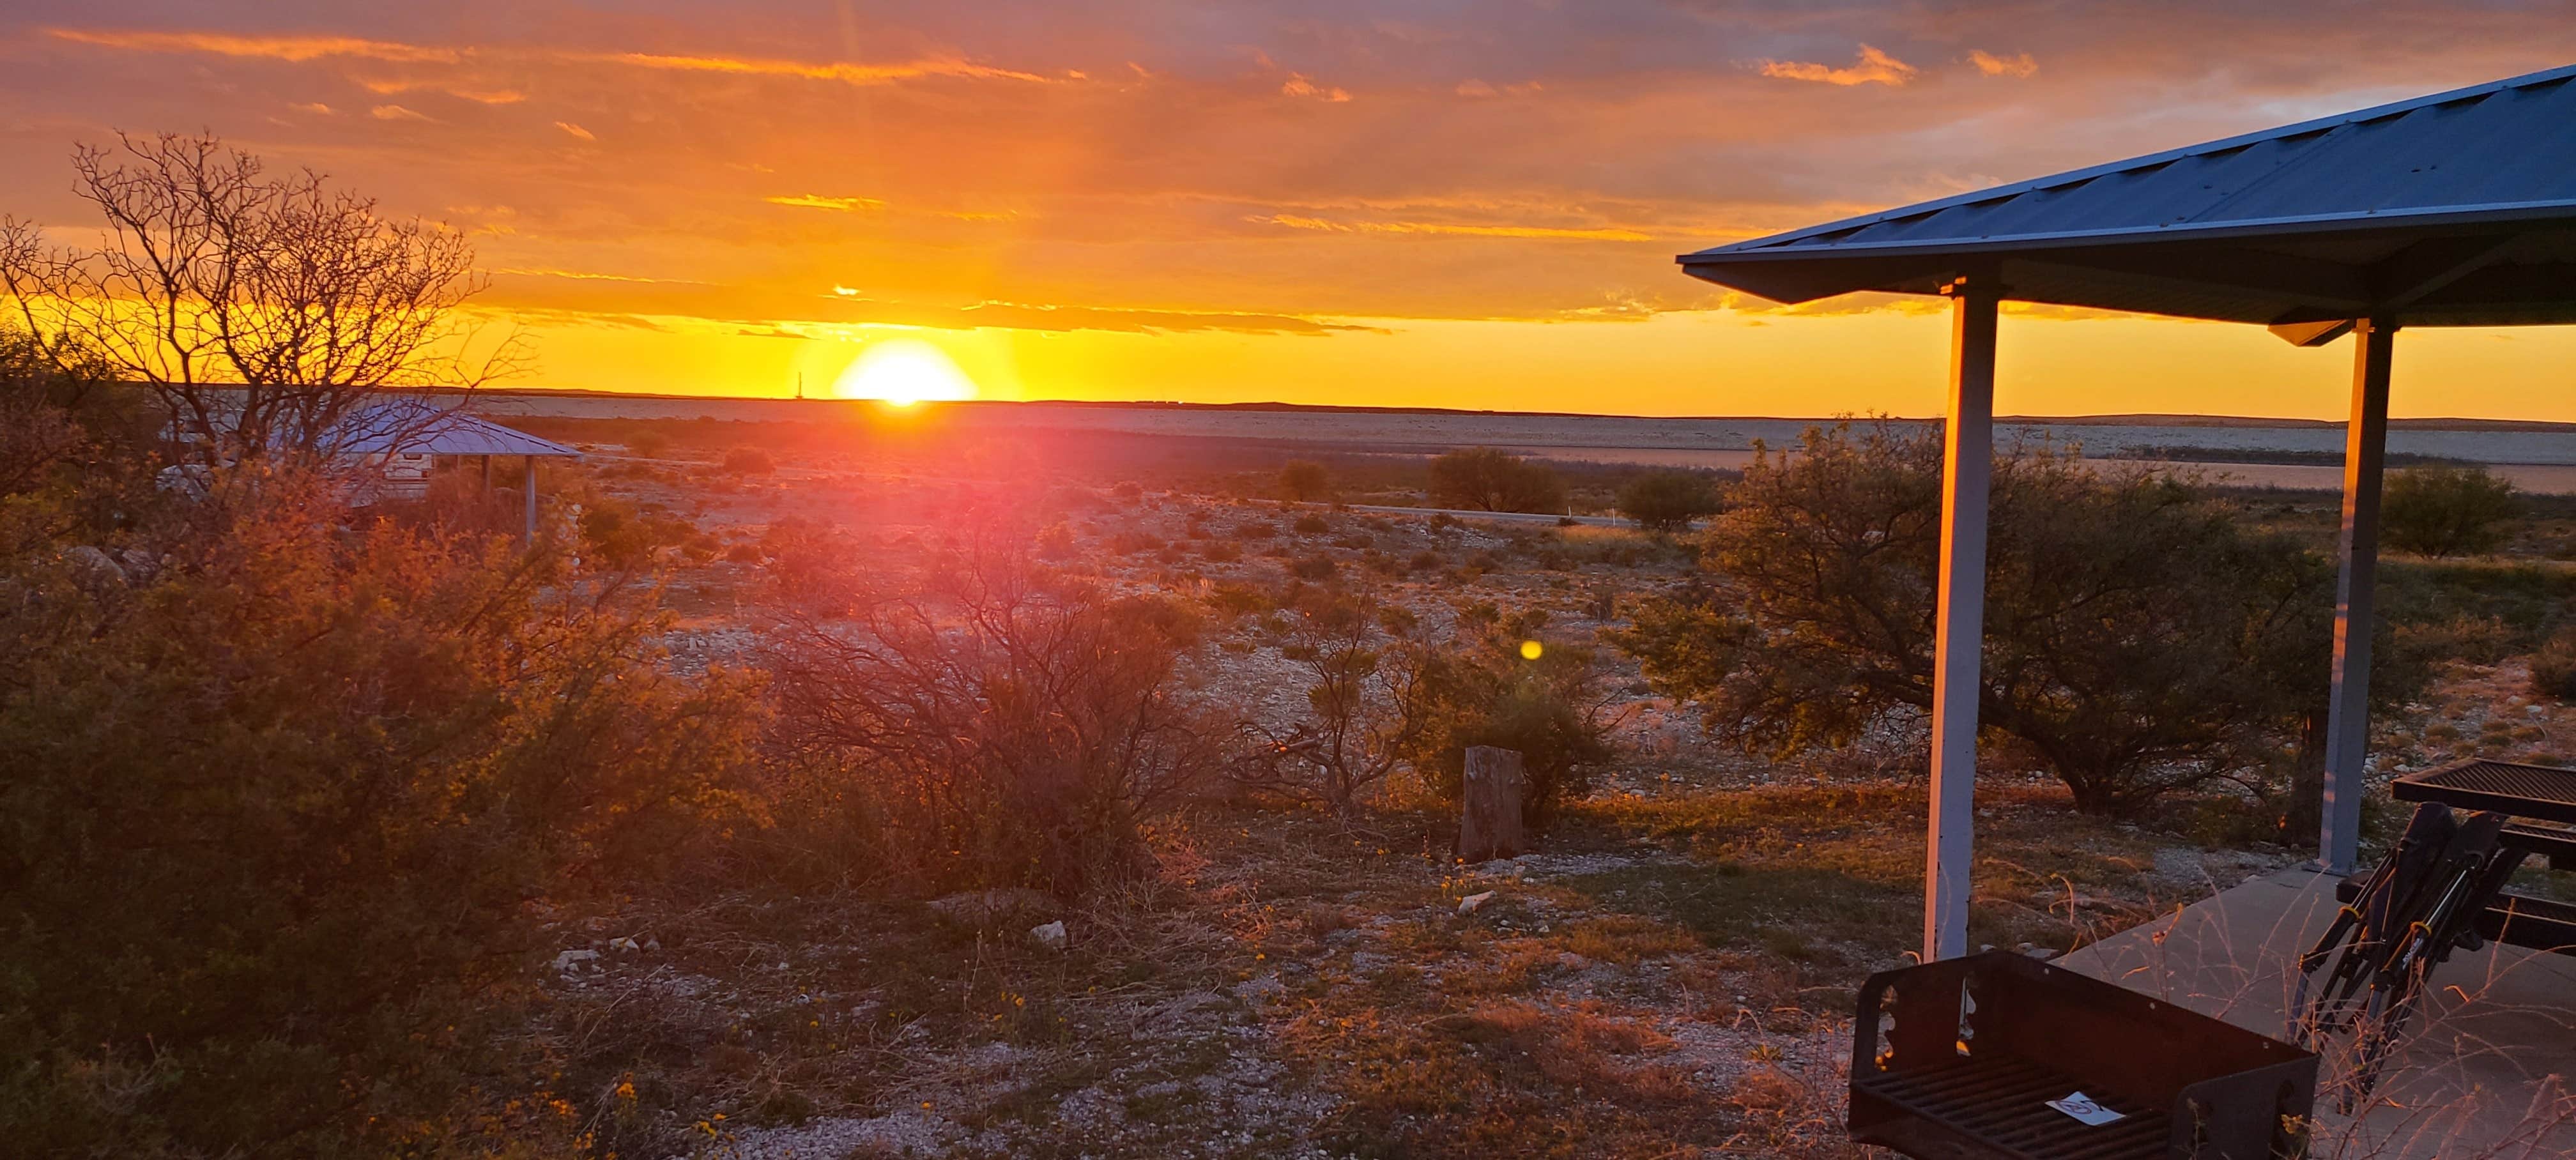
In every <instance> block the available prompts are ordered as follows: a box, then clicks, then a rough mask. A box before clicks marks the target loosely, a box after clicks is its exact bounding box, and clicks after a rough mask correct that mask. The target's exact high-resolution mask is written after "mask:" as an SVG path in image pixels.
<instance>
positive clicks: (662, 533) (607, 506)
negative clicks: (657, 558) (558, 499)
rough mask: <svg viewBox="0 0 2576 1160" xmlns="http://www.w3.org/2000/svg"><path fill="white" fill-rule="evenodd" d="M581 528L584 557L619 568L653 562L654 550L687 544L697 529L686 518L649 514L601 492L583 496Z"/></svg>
mask: <svg viewBox="0 0 2576 1160" xmlns="http://www.w3.org/2000/svg"><path fill="white" fill-rule="evenodd" d="M580 529H581V552H582V559H583V560H585V561H587V562H592V563H595V564H599V565H604V566H606V567H609V568H615V569H620V570H632V569H637V568H642V567H644V566H646V565H647V564H650V563H651V562H652V559H653V555H654V553H655V552H657V551H659V550H660V549H662V548H665V547H671V546H675V545H681V544H684V543H686V542H687V541H688V539H689V537H690V536H691V535H692V534H693V533H695V532H696V530H697V529H695V528H694V527H692V526H691V525H690V524H689V523H688V521H686V520H680V519H674V518H672V517H671V516H669V515H665V514H661V513H654V514H651V515H647V514H644V513H642V512H639V511H637V510H636V508H635V505H633V504H630V503H626V502H624V501H621V500H616V499H611V498H608V497H606V496H599V495H591V496H585V497H584V502H583V503H582V505H581V519H580Z"/></svg>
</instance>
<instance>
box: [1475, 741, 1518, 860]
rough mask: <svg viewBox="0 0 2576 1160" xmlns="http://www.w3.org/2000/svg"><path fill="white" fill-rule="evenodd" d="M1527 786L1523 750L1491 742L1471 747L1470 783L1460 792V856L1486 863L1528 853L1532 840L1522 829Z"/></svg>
mask: <svg viewBox="0 0 2576 1160" xmlns="http://www.w3.org/2000/svg"><path fill="white" fill-rule="evenodd" d="M1527 787H1528V779H1527V778H1526V777H1524V776H1523V775H1522V773H1521V755H1520V754H1519V753H1517V752H1514V751H1512V750H1509V749H1496V748H1494V747H1493V746H1490V745H1474V746H1469V747H1468V749H1467V777H1466V785H1465V789H1464V790H1463V792H1461V793H1460V794H1459V795H1458V796H1459V813H1458V856H1459V857H1460V858H1462V859H1465V860H1466V861H1468V862H1485V861H1491V860H1492V859H1495V858H1511V857H1515V856H1518V855H1520V854H1523V853H1527V852H1528V850H1529V840H1528V838H1526V837H1525V836H1523V834H1522V832H1521V795H1522V793H1523V792H1525V790H1526V789H1527Z"/></svg>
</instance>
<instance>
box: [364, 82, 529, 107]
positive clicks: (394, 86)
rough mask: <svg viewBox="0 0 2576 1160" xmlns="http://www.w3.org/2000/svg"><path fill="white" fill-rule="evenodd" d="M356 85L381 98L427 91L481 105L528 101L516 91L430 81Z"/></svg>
mask: <svg viewBox="0 0 2576 1160" xmlns="http://www.w3.org/2000/svg"><path fill="white" fill-rule="evenodd" d="M358 84H359V85H360V86H361V87H363V88H365V89H366V90H367V91H368V92H371V93H376V94H378V95H381V96H391V95H393V94H395V93H409V92H419V91H423V90H427V91H429V92H436V93H445V94H447V95H448V96H451V97H457V98H460V99H463V100H468V101H473V102H475V103H476V104H483V105H515V104H518V103H519V102H521V101H524V100H527V99H528V94H526V93H523V92H520V91H518V90H517V89H459V88H451V87H449V86H446V85H442V84H438V83H435V82H431V81H407V80H406V81H398V80H371V81H360V82H358Z"/></svg>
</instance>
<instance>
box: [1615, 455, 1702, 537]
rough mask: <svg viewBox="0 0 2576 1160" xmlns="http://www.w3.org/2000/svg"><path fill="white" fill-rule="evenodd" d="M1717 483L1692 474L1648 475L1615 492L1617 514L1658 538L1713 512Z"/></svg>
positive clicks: (1656, 472)
mask: <svg viewBox="0 0 2576 1160" xmlns="http://www.w3.org/2000/svg"><path fill="white" fill-rule="evenodd" d="M1717 508H1718V500H1717V482H1716V481H1715V480H1713V479H1711V478H1709V477H1708V476H1707V475H1706V474H1704V473H1701V472H1696V471H1649V472H1646V473H1644V474H1642V475H1639V476H1638V477H1636V478H1635V479H1632V480H1629V481H1628V483H1627V485H1626V486H1624V487H1621V488H1620V489H1619V511H1620V513H1621V514H1623V515H1626V516H1627V517H1628V518H1629V519H1632V520H1635V521H1637V526H1638V527H1641V528H1644V529H1646V530H1647V531H1649V532H1654V533H1657V534H1659V535H1662V534H1670V533H1672V532H1678V531H1682V530H1684V529H1686V528H1688V527H1690V524H1691V521H1693V520H1696V519H1699V518H1700V517H1702V516H1708V515H1714V514H1716V512H1717Z"/></svg>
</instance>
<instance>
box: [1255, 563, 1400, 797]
mask: <svg viewBox="0 0 2576 1160" xmlns="http://www.w3.org/2000/svg"><path fill="white" fill-rule="evenodd" d="M1378 613H1379V609H1378V608H1377V606H1376V605H1375V604H1374V603H1372V602H1370V601H1367V600H1364V599H1359V598H1346V599H1339V600H1334V601H1332V602H1330V603H1327V604H1325V605H1323V606H1321V607H1318V608H1314V609H1310V610H1308V611H1307V612H1306V613H1305V614H1304V615H1303V616H1302V617H1301V618H1300V620H1299V621H1298V622H1297V624H1296V628H1295V629H1294V634H1293V636H1292V638H1291V639H1290V641H1289V643H1288V645H1287V646H1286V648H1285V649H1284V650H1283V651H1284V652H1285V654H1286V655H1287V657H1288V659H1289V660H1291V661H1293V662H1295V663H1296V664H1297V666H1298V667H1300V668H1302V669H1304V670H1305V672H1306V675H1307V676H1308V678H1309V679H1310V681H1311V683H1310V684H1309V685H1307V687H1306V707H1307V710H1308V713H1307V716H1306V717H1305V718H1304V719H1303V720H1300V721H1297V722H1295V723H1294V724H1291V725H1290V726H1288V727H1287V728H1286V729H1284V730H1277V729H1267V728H1261V727H1258V726H1247V727H1246V728H1247V731H1248V732H1249V733H1250V734H1251V738H1250V740H1251V742H1252V744H1251V745H1250V746H1249V748H1248V750H1247V751H1246V753H1245V755H1244V756H1242V757H1239V758H1238V759H1237V760H1236V761H1235V762H1233V763H1232V764H1231V768H1232V769H1233V770H1234V771H1235V776H1236V778H1237V779H1238V780H1242V781H1245V782H1247V783H1249V784H1252V785H1253V786H1255V787H1256V788H1261V789H1265V790H1270V791H1274V792H1283V793H1287V794H1290V795H1292V796H1298V797H1305V798H1309V799H1312V800H1317V801H1321V802H1322V803H1324V804H1325V805H1327V806H1330V807H1331V808H1332V809H1333V811H1334V812H1335V813H1338V814H1343V815H1345V816H1347V815H1348V814H1349V813H1350V812H1351V810H1352V809H1353V808H1354V807H1355V806H1356V805H1357V804H1358V802H1359V800H1360V798H1361V797H1362V796H1364V795H1366V794H1367V793H1369V792H1370V791H1371V790H1373V789H1375V788H1376V787H1377V786H1379V785H1380V784H1383V783H1384V782H1385V781H1386V779H1387V776H1388V775H1389V774H1392V773H1394V772H1395V769H1396V767H1397V766H1398V765H1401V764H1403V763H1404V762H1405V761H1407V760H1408V759H1409V758H1410V757H1411V756H1412V754H1413V752H1414V750H1415V748H1416V744H1417V742H1419V741H1420V740H1421V738H1422V737H1423V735H1424V732H1425V730H1426V729H1428V728H1429V726H1430V715H1431V712H1432V710H1433V705H1432V702H1431V699H1430V697H1429V696H1428V694H1429V691H1430V690H1429V688H1428V683H1427V682H1428V677H1429V673H1430V670H1429V667H1428V665H1427V663H1426V662H1427V661H1428V659H1429V658H1428V655H1427V653H1426V652H1425V650H1424V649H1423V648H1422V647H1421V646H1420V644H1419V642H1416V641H1414V640H1412V639H1410V636H1409V634H1408V633H1407V632H1405V631H1402V629H1403V628H1404V626H1403V625H1402V623H1401V621H1400V620H1398V621H1397V622H1396V623H1395V624H1393V625H1389V624H1385V623H1382V620H1383V619H1384V618H1381V617H1380V616H1379V615H1378Z"/></svg>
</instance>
